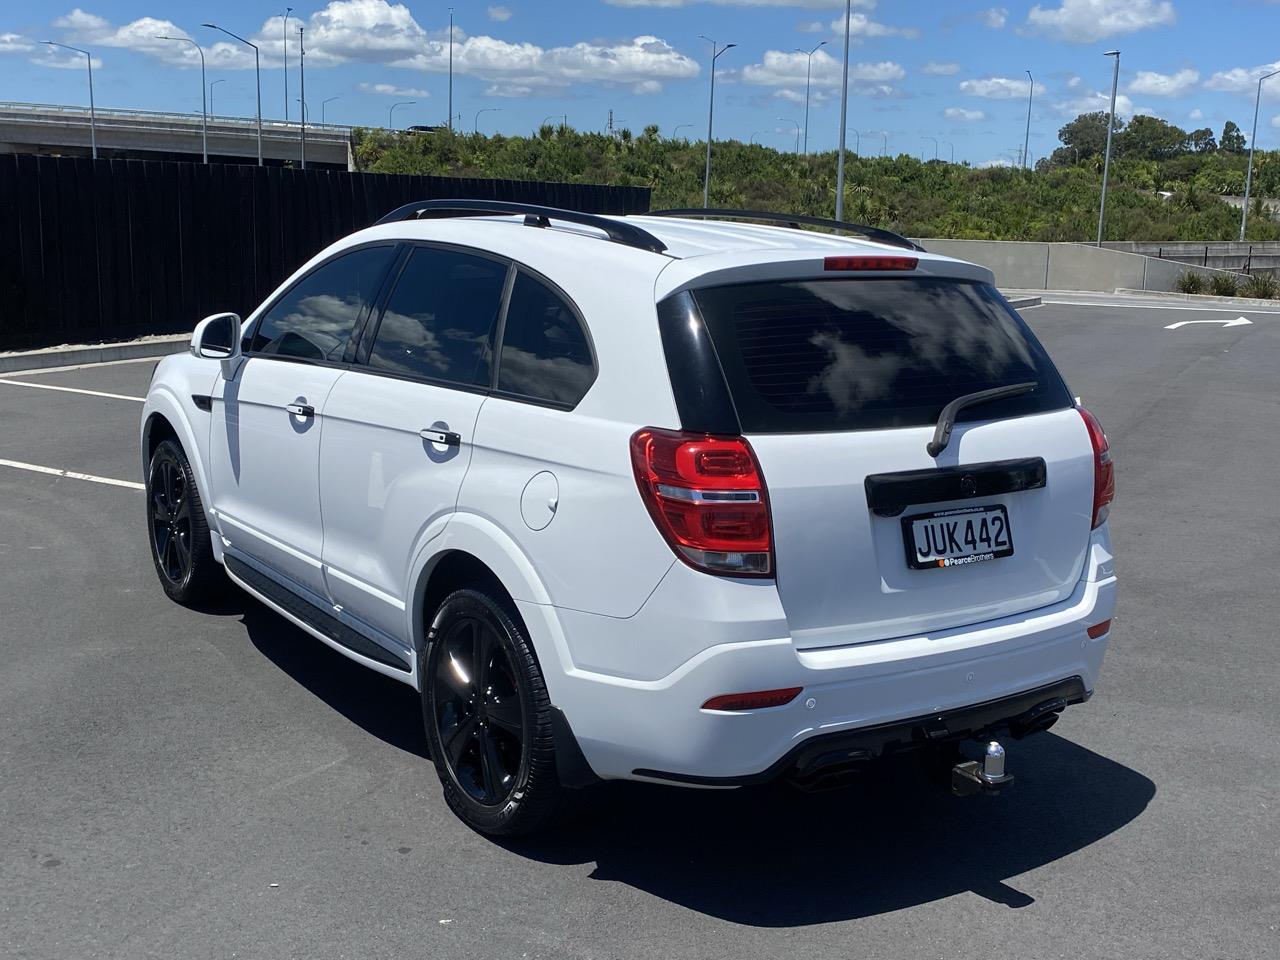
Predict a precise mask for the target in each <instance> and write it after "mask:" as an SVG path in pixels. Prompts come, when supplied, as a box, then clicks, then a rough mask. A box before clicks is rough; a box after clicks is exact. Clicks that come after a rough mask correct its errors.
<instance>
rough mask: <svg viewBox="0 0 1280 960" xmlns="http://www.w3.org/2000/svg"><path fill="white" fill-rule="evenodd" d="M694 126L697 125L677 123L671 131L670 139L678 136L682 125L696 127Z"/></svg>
mask: <svg viewBox="0 0 1280 960" xmlns="http://www.w3.org/2000/svg"><path fill="white" fill-rule="evenodd" d="M696 126H697V124H696V123H677V124H676V128H675V129H674V130H672V131H671V139H672V140H674V139H675V138H676V137H678V136H680V131H681V129H683V128H684V127H696Z"/></svg>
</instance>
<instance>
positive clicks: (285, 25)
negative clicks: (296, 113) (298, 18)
mask: <svg viewBox="0 0 1280 960" xmlns="http://www.w3.org/2000/svg"><path fill="white" fill-rule="evenodd" d="M291 13H293V7H285V8H284V19H283V20H281V21H280V43H281V47H280V56H281V58H282V59H283V60H284V119H285V123H288V122H289V14H291Z"/></svg>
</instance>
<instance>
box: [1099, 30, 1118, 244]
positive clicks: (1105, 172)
mask: <svg viewBox="0 0 1280 960" xmlns="http://www.w3.org/2000/svg"><path fill="white" fill-rule="evenodd" d="M1103 56H1104V57H1115V58H1116V60H1115V68H1114V70H1113V72H1112V74H1111V112H1110V113H1108V114H1107V153H1106V156H1105V157H1103V160H1102V201H1101V202H1100V203H1099V204H1098V244H1097V245H1098V246H1099V247H1100V246H1102V225H1103V223H1104V221H1105V219H1106V216H1107V178H1108V176H1109V175H1110V174H1111V128H1112V127H1114V126H1115V125H1116V89H1117V88H1118V87H1119V86H1120V51H1119V50H1108V51H1107V52H1106V53H1104V54H1103Z"/></svg>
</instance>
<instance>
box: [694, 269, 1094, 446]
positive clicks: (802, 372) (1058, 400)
mask: <svg viewBox="0 0 1280 960" xmlns="http://www.w3.org/2000/svg"><path fill="white" fill-rule="evenodd" d="M694 299H695V301H696V302H697V305H698V307H699V309H700V311H701V313H702V316H703V319H704V321H705V323H706V325H707V329H708V330H709V332H710V334H711V339H712V342H713V343H714V345H715V350H716V353H717V355H718V357H719V359H720V364H721V367H722V369H723V370H724V373H725V377H726V380H727V381H728V385H729V390H730V392H731V394H732V396H733V404H734V407H735V408H736V410H737V413H738V418H739V421H740V423H741V428H742V430H743V432H746V433H802V432H827V431H845V430H870V429H886V428H893V427H914V426H925V425H932V424H933V423H935V422H936V421H937V419H938V415H939V414H940V413H941V412H942V408H943V407H944V406H945V405H946V404H947V403H948V402H949V401H951V400H954V399H955V398H956V397H959V396H962V395H963V394H967V393H974V392H976V391H979V390H987V389H990V388H992V387H999V386H1004V385H1007V384H1013V383H1021V382H1025V381H1034V382H1035V383H1036V389H1035V390H1034V391H1033V392H1031V393H1029V394H1025V395H1023V396H1020V397H1013V398H1010V399H1007V400H1001V401H996V402H993V403H989V404H985V405H981V406H978V407H973V408H970V409H969V410H966V411H964V412H962V414H961V418H960V419H962V420H984V419H996V418H1003V417H1014V416H1024V415H1027V414H1032V413H1042V412H1047V411H1049V410H1056V409H1062V408H1065V407H1069V406H1070V405H1071V402H1072V401H1071V396H1070V393H1069V391H1068V390H1067V388H1066V385H1065V384H1064V383H1063V382H1062V378H1061V376H1059V374H1058V372H1057V370H1056V369H1055V368H1054V366H1053V364H1052V363H1051V362H1050V360H1049V358H1048V356H1047V355H1046V354H1045V352H1044V348H1043V347H1041V345H1040V343H1039V342H1038V341H1037V340H1036V338H1035V336H1034V335H1033V334H1032V333H1031V331H1030V329H1028V328H1027V326H1026V324H1025V323H1024V322H1023V321H1022V318H1021V317H1019V316H1018V315H1017V314H1016V313H1015V312H1014V311H1013V310H1012V308H1010V307H1009V306H1008V305H1007V304H1005V303H1004V301H1003V299H1002V298H1001V297H1000V296H999V294H998V293H997V292H996V291H995V290H994V289H993V288H992V287H991V286H989V285H987V284H981V283H972V282H967V281H957V280H949V279H941V278H931V277H911V278H887V279H848V278H843V279H829V280H828V279H822V280H796V281H790V282H776V281H775V282H768V283H746V284H734V285H731V286H723V287H710V288H705V289H702V290H696V291H694Z"/></svg>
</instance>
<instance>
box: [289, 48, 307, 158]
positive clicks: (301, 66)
mask: <svg viewBox="0 0 1280 960" xmlns="http://www.w3.org/2000/svg"><path fill="white" fill-rule="evenodd" d="M302 29H303V28H302V25H301V24H299V26H298V93H299V94H300V95H301V96H300V97H299V99H300V100H301V101H302V123H301V125H299V127H298V133H299V134H300V135H301V140H302V169H303V170H305V169H307V48H306V47H305V46H304V45H303V43H302ZM285 72H286V73H287V72H288V71H287V70H286V71H285Z"/></svg>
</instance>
